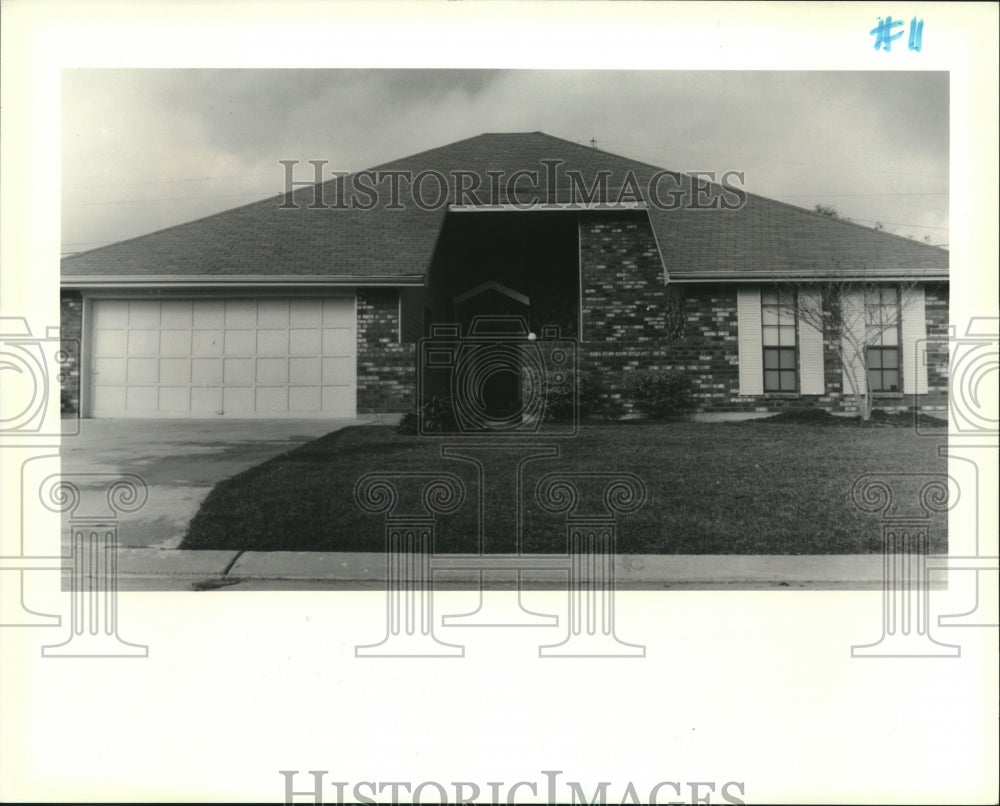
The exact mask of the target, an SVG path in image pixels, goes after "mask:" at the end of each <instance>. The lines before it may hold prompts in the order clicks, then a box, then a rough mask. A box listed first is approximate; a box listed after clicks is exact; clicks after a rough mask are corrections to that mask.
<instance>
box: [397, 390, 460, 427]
mask: <svg viewBox="0 0 1000 806" xmlns="http://www.w3.org/2000/svg"><path fill="white" fill-rule="evenodd" d="M421 414H422V419H423V423H424V433H441V432H454V431H455V430H456V423H455V412H454V410H453V409H452V406H451V401H450V400H448V399H447V398H444V397H432V398H429V399H428V400H427V402H426V403H424V405H423V407H422V412H421ZM417 424H418V419H417V414H416V413H415V412H410V413H409V414H406V415H404V416H403V418H402V419H401V420H400V421H399V425H398V426H396V432H397V433H399V434H416V433H417Z"/></svg>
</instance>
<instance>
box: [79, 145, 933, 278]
mask: <svg viewBox="0 0 1000 806" xmlns="http://www.w3.org/2000/svg"><path fill="white" fill-rule="evenodd" d="M553 160H555V161H559V165H558V166H555V165H554V163H553V162H552V161H553ZM545 161H549V162H548V164H546V162H545ZM306 168H308V170H311V166H307V165H302V166H298V169H299V172H298V173H299V175H301V172H302V170H303V169H306ZM372 171H377V172H381V173H382V174H383V175H385V173H386V172H391V171H408V172H410V175H411V176H416V175H418V174H420V173H421V172H430V171H436V172H437V173H439V174H441V175H443V176H444V177H445V180H446V182H447V185H448V189H447V198H446V203H442V204H435V202H436V201H437V199H435V197H436V196H438V184H437V180H436V178H435V177H433V176H431V175H429V174H428V175H427V176H426V177H425V180H424V182H423V184H422V186H421V190H422V193H423V199H424V201H425V202H427V204H426V205H425V208H427V209H425V208H422V207H421V206H418V205H417V204H415V203H413V199H412V195H413V192H412V190H410V188H409V185H408V184H407V183H403V184H402V185H401V196H400V199H399V200H398V203H396V204H395V205H394V200H393V199H392V198H391V195H390V194H389V192H388V188H389V184H388V181H389V180H384V181H383V183H381V184H380V183H379V181H378V177H377V176H369V177H368V178H367V181H364V182H363V183H364V184H368V185H377V186H378V187H379V189H380V190H381V191H382V192H380V193H378V194H376V199H375V203H374V204H373V205H372V206H371V209H352V205H353V204H354V203H356V202H357V203H360V204H363V205H368V204H369V203H370V202H371V199H370V198H369V196H368V195H367V194H365V193H363V192H360V191H356V190H352V188H353V187H354V182H355V178H356V177H359V174H355V175H352V176H350V177H347V178H345V179H344V180H343V182H342V183H341V184H339V185H338V181H337V180H331V181H329V182H326V183H324V184H323V185H322V186H320V187H321V191H322V197H321V198H322V201H323V203H324V204H326V205H327V207H325V208H323V209H311V208H310V205H311V204H313V202H314V200H315V198H316V195H315V194H316V188H314V187H312V186H309V187H301V188H298V189H297V190H296V191H295V192H294V193H293V194H291V196H290V197H287V198H286V197H284V196H278V197H275V198H271V199H265V200H264V201H259V202H254V203H252V204H248V205H245V206H243V207H238V208H236V209H233V210H227V211H225V212H222V213H218V214H216V215H212V216H209V217H207V218H202V219H199V220H197V221H192V222H189V223H186V224H180V225H178V226H175V227H170V228H168V229H164V230H160V231H158V232H153V233H150V234H148V235H142V236H139V237H137V238H132V239H130V240H127V241H122V242H120V243H116V244H111V245H109V246H105V247H101V248H99V249H94V250H91V251H89V252H84V253H81V254H78V255H73V256H70V257H67V258H65V259H64V260H63V263H62V271H63V277H64V279H65V280H67V281H69V282H72V281H73V280H74V279H83V278H94V277H110V278H115V277H117V278H122V279H124V278H130V279H131V278H137V279H141V278H149V279H153V278H157V277H159V278H162V277H168V276H173V277H177V278H182V277H192V276H198V277H202V278H209V279H211V278H215V277H217V278H218V279H219V281H220V282H225V281H226V280H227V278H228V279H231V278H236V277H270V278H275V277H277V278H280V277H282V276H288V277H289V279H290V280H293V281H294V280H295V279H296V278H299V279H302V278H305V277H312V278H329V279H331V280H332V279H335V278H343V279H345V280H351V279H356V280H358V281H361V282H364V281H371V282H377V281H383V282H406V281H413V282H417V281H420V280H421V279H422V278H423V276H424V274H425V273H426V271H427V270H428V268H429V267H430V264H431V260H432V257H433V253H434V248H435V244H436V242H437V238H438V234H439V232H440V230H441V225H442V223H443V221H444V217H445V215H446V213H447V203H448V202H450V203H454V202H456V201H461V202H464V203H465V204H479V203H485V204H511V203H514V202H517V203H521V204H532V203H534V204H541V203H545V202H553V201H555V202H559V203H566V202H570V201H572V200H573V198H572V197H571V195H570V193H571V184H572V183H571V180H570V175H571V174H572V173H573V172H579V174H578V180H582V181H583V182H584V183H585V185H586V187H588V188H590V187H591V186H593V185H594V183H595V178H598V177H599V176H601V173H600V172H602V171H603V172H605V174H604V176H605V177H606V179H607V185H606V191H605V192H599V193H598V194H597V197H596V198H595V201H600V202H604V203H606V204H609V205H610V206H614V204H613V203H614V202H615V201H616V200H618V199H619V196H620V195H621V194H622V193H624V197H623V198H624V201H625V202H629V201H632V202H638V203H640V205H643V204H644V206H645V207H646V208H648V211H649V212H648V214H649V220H650V223H651V225H652V228H653V231H654V233H655V235H656V240H657V243H658V246H659V249H660V255H661V258H662V259H663V264H664V267H665V270H666V272H667V274H668V275H669V277H670V278H671V279H672V280H689V281H693V280H723V279H743V278H745V279H751V278H757V277H770V276H786V275H788V274H795V275H798V276H804V277H817V278H822V277H837V276H843V275H848V274H851V275H854V274H863V275H866V276H868V275H876V276H903V275H905V276H912V277H928V278H932V277H933V278H945V277H947V273H948V253H947V252H946V251H943V250H941V249H939V248H935V247H931V246H927V245H925V244H921V243H918V242H915V241H910V240H907V239H905V238H900V237H898V236H895V235H891V234H888V233H885V232H876V231H874V230H871V229H868V228H866V227H861V226H858V225H855V224H852V223H850V222H846V221H842V220H837V219H833V218H830V217H828V216H822V215H819V214H817V213H813V212H810V211H808V210H804V209H801V208H798V207H794V206H792V205H788V204H785V203H783V202H778V201H773V200H771V199H766V198H763V197H761V196H755V195H752V194H745V203H744V204H743V205H742V206H741V207H740V208H739V209H707V210H706V209H686V207H685V206H684V205H682V206H681V208H680V209H665V207H664V205H665V204H667V203H668V202H669V199H670V196H669V195H668V191H669V190H671V189H679V190H680V191H681V194H682V195H683V198H684V199H685V200H690V199H691V198H693V191H692V185H691V179H690V178H689V177H687V176H685V175H681V174H678V173H675V172H667V171H664V170H662V169H659V168H656V167H655V166H652V165H647V164H645V163H642V162H638V161H636V160H631V159H628V158H626V157H621V156H618V155H615V154H610V153H608V152H606V151H601V150H599V149H596V148H588V147H586V146H581V145H579V144H577V143H572V142H569V141H567V140H562V139H560V138H557V137H552V136H550V135H547V134H543V133H542V132H532V133H526V134H481V135H478V136H476V137H471V138H468V139H466V140H461V141H459V142H457V143H452V144H450V145H446V146H442V147H440V148H435V149H432V150H430V151H425V152H422V153H419V154H415V155H412V156H409V157H404V158H402V159H399V160H395V161H393V162H390V163H386V164H384V165H381V166H377V167H376V168H374V169H372ZM518 171H535V172H537V174H538V180H539V181H538V185H537V186H535V184H534V182H533V180H531V179H530V178H528V177H523V176H522V178H521V180H519V182H518V184H517V185H516V186H515V188H514V192H512V193H508V192H507V189H506V186H505V183H506V182H507V181H508V180H509V179H511V178H512V177H513V176H514V175H515V173H516V172H518ZM552 171H554V173H549V172H552ZM361 173H364V172H361ZM491 174H492V175H491ZM657 176H659V177H660V184H659V185H656V189H657V190H656V193H655V195H654V193H653V192H651V190H650V184H651V180H653V179H654V178H656V177H657ZM497 177H502V178H501V179H500V181H499V183H498V182H497ZM549 177H551V178H552V179H553V180H554V181H551V182H550V181H548V179H549ZM630 177H632V178H634V180H635V182H634V184H629V182H630ZM477 178H478V189H477V190H476V191H475V192H474V195H469V194H465V195H464V197H463V198H462V199H458V198H457V197H458V194H457V191H456V185H461V186H462V187H465V188H470V187H474V186H475V185H476V179H477ZM597 187H600V183H598V184H597ZM737 187H739V186H738V185H737ZM339 188H343V189H344V190H345V191H346V192H345V195H344V198H343V199H342V200H341V201H340V202H339V203H342V204H344V205H345V206H346V207H347V209H339V208H335V207H332V205H334V204H335V203H338V202H337V200H338V189H339ZM577 190H579V185H578V186H577ZM631 190H635V191H636V193H634V194H632V193H630V192H629V191H631ZM709 198H711V199H719V198H726V199H728V200H730V201H732V200H733V199H734V196H733V194H731V193H730V194H728V195H727V194H724V193H723V189H722V188H721V187H720V186H719V185H712V186H711V188H710V191H709ZM578 199H579V196H577V200H578ZM702 201H703V199H702ZM290 203H292V204H295V205H296V206H297V209H282V206H283V205H285V206H288V205H289V204H290ZM394 207H396V208H398V209H394Z"/></svg>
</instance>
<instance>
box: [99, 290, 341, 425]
mask: <svg viewBox="0 0 1000 806" xmlns="http://www.w3.org/2000/svg"><path fill="white" fill-rule="evenodd" d="M92 310H93V320H92V327H91V329H90V333H91V338H92V341H91V345H92V349H91V357H90V376H91V402H92V408H91V413H92V416H94V417H161V416H189V417H199V416H200V417H214V416H216V415H219V414H224V415H233V416H272V417H273V416H282V415H288V416H312V415H323V416H331V417H353V416H354V413H355V377H356V376H355V372H356V369H355V329H354V321H355V313H354V297H353V296H350V297H346V296H345V297H336V298H331V299H227V300H217V299H216V300H208V299H199V300H179V299H178V300H112V299H107V300H95V301H94V305H93V309H92Z"/></svg>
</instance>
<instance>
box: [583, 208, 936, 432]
mask: <svg viewBox="0 0 1000 806" xmlns="http://www.w3.org/2000/svg"><path fill="white" fill-rule="evenodd" d="M580 256H581V277H582V280H583V295H582V296H583V311H582V321H583V340H582V342H581V344H580V366H581V369H582V370H583V371H584V373H585V374H586V375H587V376H589V378H590V379H592V381H593V382H594V383H595V385H596V386H598V387H599V391H598V392H597V393H596V395H595V397H596V400H595V406H594V407H595V409H596V411H598V412H601V411H603V412H605V413H608V414H628V413H631V412H632V411H633V405H632V402H631V401H630V400H629V399H628V395H627V394H626V392H625V381H626V373H628V372H630V371H633V370H635V369H648V370H660V371H670V370H674V371H679V372H683V373H684V374H685V375H686V376H687V377H688V378H689V379H690V381H691V384H692V391H693V395H694V400H695V406H696V409H695V411H696V412H698V413H726V412H730V413H735V412H776V411H782V410H786V409H799V408H804V407H813V406H815V407H820V408H823V409H826V410H828V411H832V412H852V411H854V410H855V405H854V400H853V398H852V396H851V395H850V393H847V394H845V393H844V390H843V388H842V382H843V377H842V372H841V365H840V359H839V357H838V355H837V351H836V349H835V346H834V345H835V342H834V338H833V335H832V334H830V333H827V334H825V338H824V365H825V376H826V394H824V395H806V396H800V395H797V394H780V395H779V394H767V395H753V396H748V395H740V394H739V346H738V320H737V312H736V286H735V285H734V284H718V285H716V284H713V285H700V286H699V285H687V286H680V285H674V286H669V285H668V286H666V287H664V285H663V281H662V269H661V267H660V262H659V257H658V256H657V252H656V244H655V242H654V240H653V234H652V232H651V230H650V228H649V225H648V223H647V222H646V221H644V220H640V219H635V218H628V219H625V218H623V219H621V220H609V219H607V218H601V219H597V218H594V219H590V220H588V219H583V220H581V224H580ZM926 299H927V303H926V317H927V336H928V338H930V339H933V338H935V337H942V338H943V337H944V336H946V334H947V324H948V296H947V286H935V287H929V288H927V289H926ZM938 353H939V354H938V355H936V356H931V360H932V361H934V363H933V365H932V366H931V367H930V368H929V371H928V394H927V395H923V396H921V399H920V401H919V404H920V406H921V408H922V409H923V410H927V411H934V410H942V409H944V408H946V405H947V386H948V378H947V351H946V350H944V351H943V352H942V351H938ZM935 358H936V360H934V359H935ZM912 406H913V397H912V395H891V396H890V395H884V396H883V395H879V396H877V397H876V399H875V408H879V409H884V410H887V411H905V410H907V409H910V408H911V407H912Z"/></svg>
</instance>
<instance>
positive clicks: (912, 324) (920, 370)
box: [900, 286, 927, 395]
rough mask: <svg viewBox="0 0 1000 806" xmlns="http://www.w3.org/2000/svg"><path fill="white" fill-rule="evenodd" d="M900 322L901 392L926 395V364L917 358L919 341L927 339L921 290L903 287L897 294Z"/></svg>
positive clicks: (922, 292) (919, 288)
mask: <svg viewBox="0 0 1000 806" xmlns="http://www.w3.org/2000/svg"><path fill="white" fill-rule="evenodd" d="M900 297H901V299H900V307H901V317H902V323H901V325H900V331H901V333H900V347H901V353H902V354H901V356H900V366H901V367H902V372H903V392H904V393H905V394H908V395H926V394H927V364H926V362H925V361H923V360H922V357H921V355H920V344H919V343H920V342H921V341H922V340H924V339H926V338H927V322H926V317H925V307H924V288H923V286H916V287H914V288H904V289H903V293H902V294H901V295H900Z"/></svg>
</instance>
